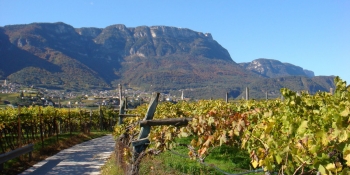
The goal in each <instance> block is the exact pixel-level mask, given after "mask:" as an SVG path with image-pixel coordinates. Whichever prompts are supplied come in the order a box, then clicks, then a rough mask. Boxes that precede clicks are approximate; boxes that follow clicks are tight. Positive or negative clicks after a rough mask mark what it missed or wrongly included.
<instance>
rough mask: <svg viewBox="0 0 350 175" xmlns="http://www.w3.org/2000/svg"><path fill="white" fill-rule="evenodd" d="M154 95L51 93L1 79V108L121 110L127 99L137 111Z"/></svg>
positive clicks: (122, 91)
mask: <svg viewBox="0 0 350 175" xmlns="http://www.w3.org/2000/svg"><path fill="white" fill-rule="evenodd" d="M151 96H152V93H150V92H144V91H140V90H133V89H130V88H127V89H122V88H121V87H119V89H115V90H85V91H80V92H72V91H66V90H52V89H46V88H39V87H34V86H25V85H21V84H17V83H11V82H9V81H8V80H0V105H1V104H3V105H2V107H4V106H5V107H6V106H11V107H17V106H18V105H21V106H31V105H39V106H53V107H57V108H73V107H74V108H75V107H78V108H96V107H99V106H107V107H110V108H112V107H118V106H119V102H120V97H121V98H126V99H127V102H128V103H127V106H128V107H129V108H135V107H137V106H139V105H141V104H143V103H148V101H149V100H150V98H151ZM180 100H189V99H188V98H184V95H183V91H182V95H181V96H180V97H176V96H175V95H173V96H171V95H170V94H165V93H161V94H160V101H168V102H173V103H175V102H177V101H180Z"/></svg>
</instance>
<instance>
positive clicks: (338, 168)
mask: <svg viewBox="0 0 350 175" xmlns="http://www.w3.org/2000/svg"><path fill="white" fill-rule="evenodd" d="M342 168H343V167H342V165H341V164H340V163H339V162H337V163H336V164H334V163H329V164H327V165H326V170H328V171H330V172H333V173H337V172H340V171H341V170H342Z"/></svg>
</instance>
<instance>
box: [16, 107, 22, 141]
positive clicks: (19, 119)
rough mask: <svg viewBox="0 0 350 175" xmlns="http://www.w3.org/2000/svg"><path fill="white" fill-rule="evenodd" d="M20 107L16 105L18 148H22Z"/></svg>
mask: <svg viewBox="0 0 350 175" xmlns="http://www.w3.org/2000/svg"><path fill="white" fill-rule="evenodd" d="M20 116H21V105H18V116H17V122H18V140H17V142H18V147H21V146H22V129H21V117H20Z"/></svg>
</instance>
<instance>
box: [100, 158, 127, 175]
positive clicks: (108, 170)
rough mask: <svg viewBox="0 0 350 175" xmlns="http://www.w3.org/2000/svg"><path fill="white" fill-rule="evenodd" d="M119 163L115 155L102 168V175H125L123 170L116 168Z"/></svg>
mask: <svg viewBox="0 0 350 175" xmlns="http://www.w3.org/2000/svg"><path fill="white" fill-rule="evenodd" d="M116 164H117V161H116V157H115V154H114V153H113V154H112V155H111V157H110V158H109V159H108V160H107V162H106V163H105V164H104V165H103V166H102V167H101V175H113V174H119V175H121V174H124V172H123V170H122V169H120V168H119V167H118V166H116Z"/></svg>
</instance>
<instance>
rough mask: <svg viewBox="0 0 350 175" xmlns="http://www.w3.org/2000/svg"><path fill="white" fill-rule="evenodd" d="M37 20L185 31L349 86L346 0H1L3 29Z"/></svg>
mask: <svg viewBox="0 0 350 175" xmlns="http://www.w3.org/2000/svg"><path fill="white" fill-rule="evenodd" d="M33 22H50V23H51V22H64V23H66V24H69V25H71V26H73V27H75V28H80V27H98V28H105V27H107V26H110V25H114V24H124V25H125V26H127V27H137V26H158V25H162V26H173V27H180V28H188V29H191V30H194V31H197V32H203V33H211V34H212V36H213V38H214V40H216V41H217V42H218V43H219V44H220V45H221V46H223V47H224V48H226V49H227V50H228V52H229V53H230V55H231V58H232V59H233V60H234V61H235V62H237V63H241V62H250V61H253V60H255V59H258V58H268V59H275V60H279V61H281V62H286V63H291V64H294V65H297V66H300V67H302V68H304V69H308V70H312V71H314V73H315V75H316V76H318V75H336V76H340V78H342V79H343V80H346V81H347V82H348V84H349V83H350V1H349V0H337V1H333V0H216V1H214V0H211V1H210V0H0V26H5V25H12V24H29V23H33Z"/></svg>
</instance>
